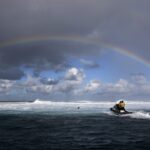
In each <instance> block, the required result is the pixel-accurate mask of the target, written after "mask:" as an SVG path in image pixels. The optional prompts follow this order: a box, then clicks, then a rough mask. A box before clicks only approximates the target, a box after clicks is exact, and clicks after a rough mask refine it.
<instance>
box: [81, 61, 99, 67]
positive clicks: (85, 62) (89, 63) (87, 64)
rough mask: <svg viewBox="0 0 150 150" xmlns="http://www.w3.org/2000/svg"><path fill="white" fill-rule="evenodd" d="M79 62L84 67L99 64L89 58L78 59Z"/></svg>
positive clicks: (97, 65)
mask: <svg viewBox="0 0 150 150" xmlns="http://www.w3.org/2000/svg"><path fill="white" fill-rule="evenodd" d="M80 62H81V63H82V64H83V65H84V66H85V67H86V68H99V67H100V65H99V64H98V63H96V62H94V61H91V60H85V59H80Z"/></svg>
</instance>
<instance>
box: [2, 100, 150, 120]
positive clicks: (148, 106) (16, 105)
mask: <svg viewBox="0 0 150 150" xmlns="http://www.w3.org/2000/svg"><path fill="white" fill-rule="evenodd" d="M114 104H115V102H109V101H99V102H93V101H85V100H82V101H70V102H62V101H60V102H59V101H44V100H40V99H37V100H35V101H34V102H1V103H0V111H1V112H7V111H11V112H24V111H25V112H48V113H55V112H56V113H58V112H59V113H68V114H72V113H108V114H109V113H110V111H109V108H110V107H112V106H113V105H114ZM126 109H127V110H129V111H134V112H136V113H133V114H132V115H130V117H131V118H145V119H149V118H150V114H149V113H144V112H139V111H141V110H143V111H145V112H146V111H147V110H150V102H138V101H136V102H135V101H128V102H126ZM137 111H138V112H137Z"/></svg>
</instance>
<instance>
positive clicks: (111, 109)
mask: <svg viewBox="0 0 150 150" xmlns="http://www.w3.org/2000/svg"><path fill="white" fill-rule="evenodd" d="M110 111H111V112H113V113H114V114H116V115H126V114H132V113H133V112H129V111H123V112H119V111H117V110H115V109H114V108H110Z"/></svg>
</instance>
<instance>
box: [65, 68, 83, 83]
mask: <svg viewBox="0 0 150 150" xmlns="http://www.w3.org/2000/svg"><path fill="white" fill-rule="evenodd" d="M84 78H85V74H84V72H83V70H79V69H77V68H71V69H69V70H68V71H67V72H66V75H65V79H66V80H72V81H76V82H82V81H83V79H84Z"/></svg>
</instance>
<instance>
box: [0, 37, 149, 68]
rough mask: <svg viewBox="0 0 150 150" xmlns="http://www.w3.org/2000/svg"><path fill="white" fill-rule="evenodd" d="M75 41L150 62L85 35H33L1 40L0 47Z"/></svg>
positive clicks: (144, 62)
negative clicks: (42, 42) (39, 42)
mask: <svg viewBox="0 0 150 150" xmlns="http://www.w3.org/2000/svg"><path fill="white" fill-rule="evenodd" d="M52 40H54V41H75V42H81V43H84V44H94V45H97V46H103V47H104V48H106V49H111V50H113V51H115V52H117V53H120V54H122V55H124V56H127V57H129V58H130V59H133V60H135V61H137V62H139V63H141V64H143V65H145V66H147V67H150V62H149V61H147V60H145V59H144V58H143V57H141V56H139V55H137V54H135V53H133V52H131V50H128V49H125V48H121V47H118V46H114V45H111V44H108V43H105V42H101V41H98V40H95V39H91V38H87V37H80V36H33V37H23V38H18V39H13V40H10V41H6V42H1V43H0V47H5V46H13V45H18V44H26V43H32V42H38V41H52Z"/></svg>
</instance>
